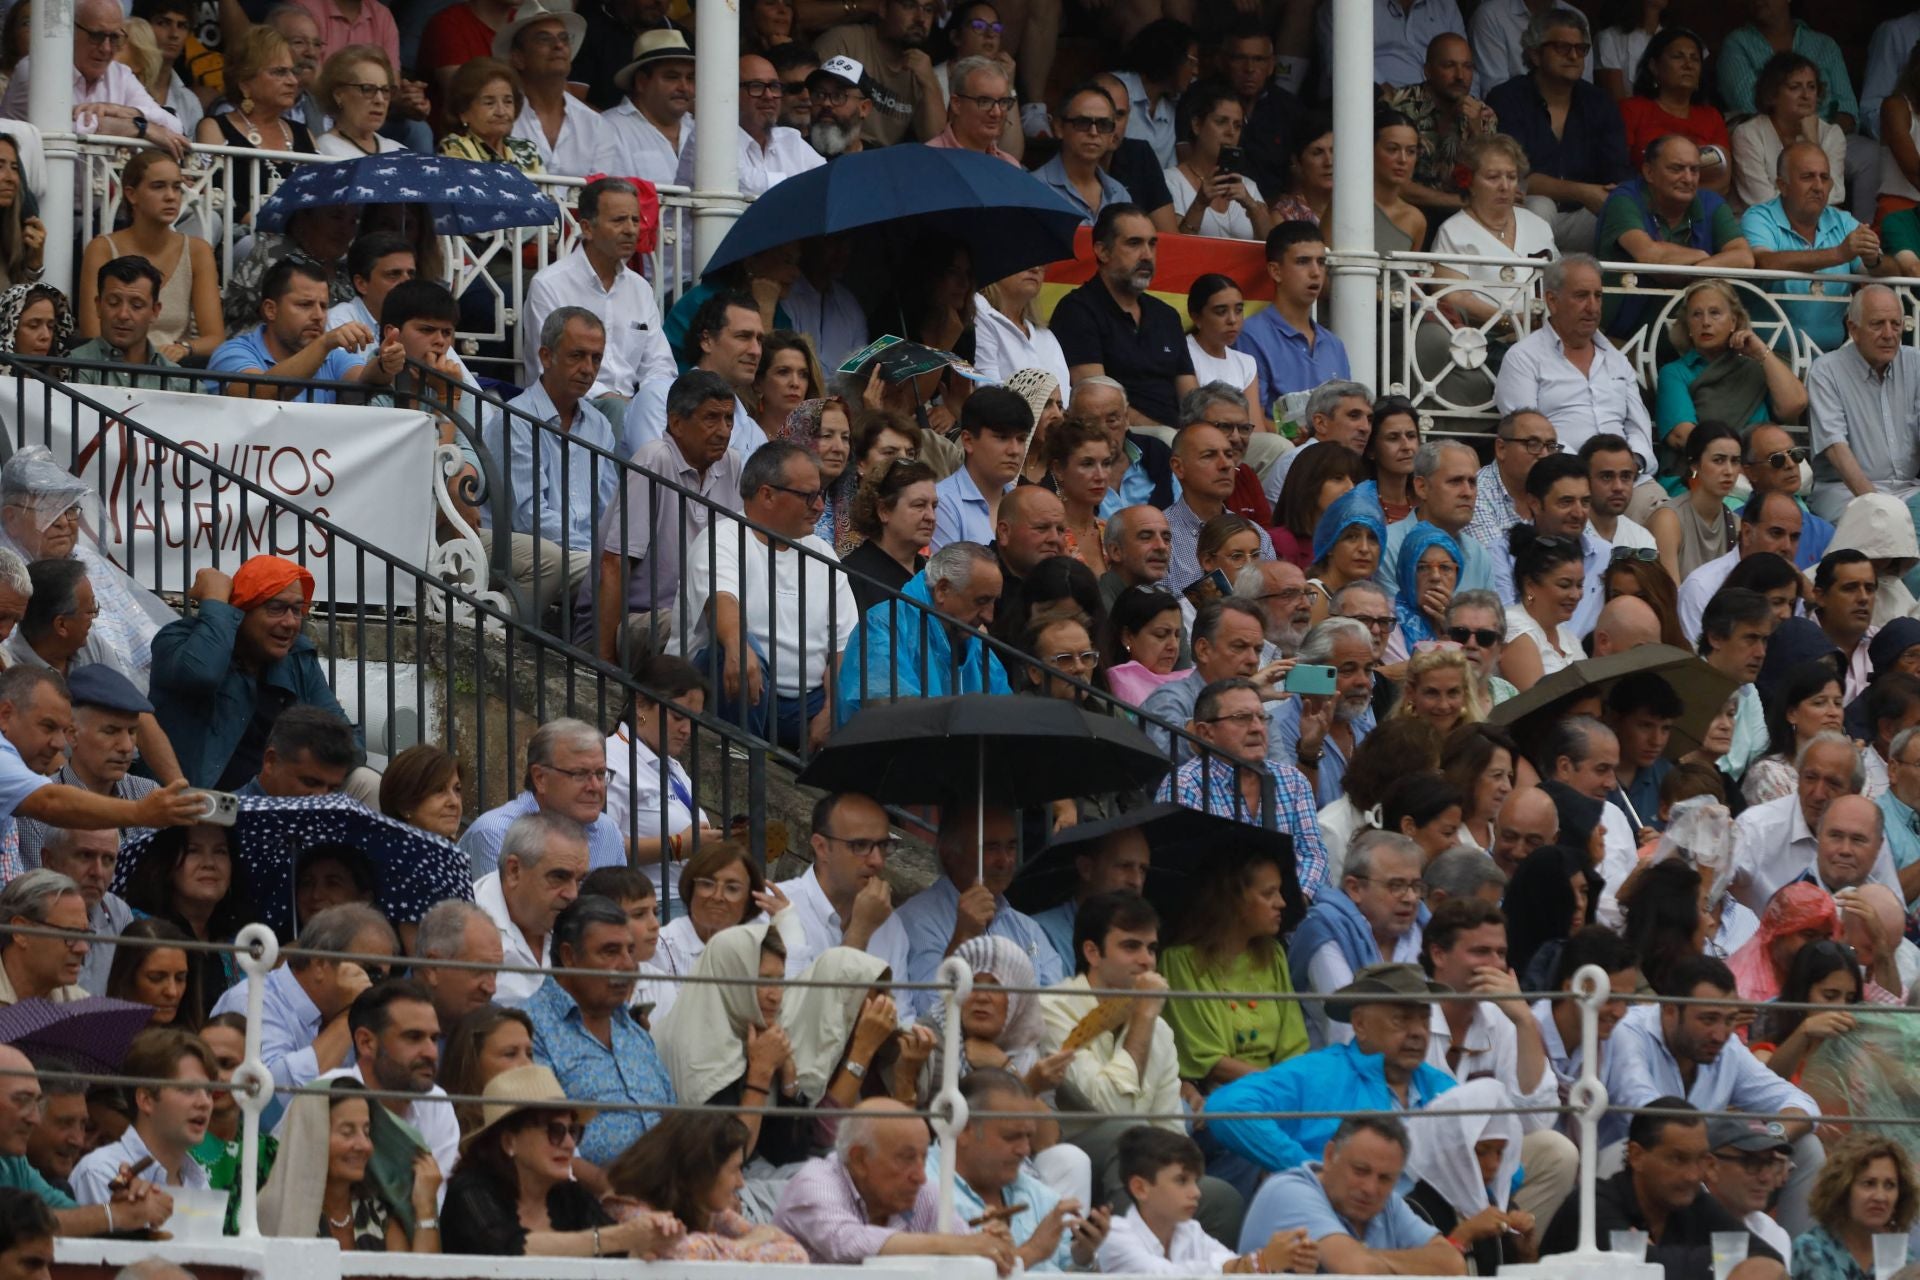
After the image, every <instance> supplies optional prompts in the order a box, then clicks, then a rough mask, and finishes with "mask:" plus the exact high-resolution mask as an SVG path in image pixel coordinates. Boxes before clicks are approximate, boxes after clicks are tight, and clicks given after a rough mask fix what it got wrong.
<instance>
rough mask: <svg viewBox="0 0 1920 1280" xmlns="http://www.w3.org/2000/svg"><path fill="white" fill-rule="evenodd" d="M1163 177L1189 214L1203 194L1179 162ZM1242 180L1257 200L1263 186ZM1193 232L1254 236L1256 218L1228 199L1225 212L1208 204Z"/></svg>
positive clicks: (1177, 205)
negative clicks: (1197, 226)
mask: <svg viewBox="0 0 1920 1280" xmlns="http://www.w3.org/2000/svg"><path fill="white" fill-rule="evenodd" d="M1161 176H1162V177H1164V178H1165V179H1166V180H1167V191H1168V192H1169V193H1170V194H1171V195H1172V196H1173V211H1174V213H1175V214H1176V215H1178V216H1180V217H1182V218H1184V217H1186V215H1187V210H1188V209H1189V208H1191V207H1192V206H1193V198H1194V197H1195V196H1196V195H1198V194H1200V193H1199V192H1198V191H1196V190H1194V186H1193V183H1191V182H1189V181H1188V180H1187V175H1186V174H1184V173H1182V172H1180V166H1179V165H1175V166H1173V167H1172V168H1171V169H1167V170H1165V171H1163V172H1162V174H1161ZM1240 182H1241V185H1243V186H1245V187H1246V189H1247V194H1248V195H1249V196H1252V197H1253V199H1254V200H1255V201H1256V202H1258V201H1259V199H1260V188H1258V187H1256V186H1254V185H1253V179H1252V178H1249V177H1246V176H1245V175H1242V176H1241V178H1240ZM1194 234H1195V235H1202V236H1213V237H1216V238H1218V239H1222V240H1252V239H1254V238H1255V236H1254V234H1253V219H1252V218H1250V217H1248V216H1247V211H1246V209H1244V208H1243V207H1241V205H1240V203H1239V202H1238V201H1229V202H1228V204H1227V211H1226V212H1225V213H1221V212H1220V211H1219V210H1217V209H1215V208H1214V207H1213V206H1212V205H1211V204H1209V205H1208V206H1207V211H1206V212H1205V213H1203V214H1201V215H1200V230H1198V231H1197V232H1195V233H1194ZM1243 385H1244V384H1243Z"/></svg>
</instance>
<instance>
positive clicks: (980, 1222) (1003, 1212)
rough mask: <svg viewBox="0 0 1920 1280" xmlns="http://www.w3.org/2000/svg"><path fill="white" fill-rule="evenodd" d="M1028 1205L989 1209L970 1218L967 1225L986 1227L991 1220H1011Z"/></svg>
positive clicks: (1010, 1205) (1008, 1205) (1002, 1206)
mask: <svg viewBox="0 0 1920 1280" xmlns="http://www.w3.org/2000/svg"><path fill="white" fill-rule="evenodd" d="M1026 1207H1027V1206H1025V1205H1023V1204H1007V1205H1001V1206H1000V1207H999V1208H998V1209H989V1210H987V1211H986V1212H985V1213H983V1214H981V1215H980V1216H979V1217H977V1218H973V1219H971V1220H969V1221H968V1223H967V1225H968V1226H970V1227H984V1226H986V1225H987V1224H988V1223H989V1222H1011V1221H1013V1219H1014V1218H1015V1217H1016V1216H1017V1215H1019V1214H1020V1213H1022V1212H1023V1211H1025V1209H1026Z"/></svg>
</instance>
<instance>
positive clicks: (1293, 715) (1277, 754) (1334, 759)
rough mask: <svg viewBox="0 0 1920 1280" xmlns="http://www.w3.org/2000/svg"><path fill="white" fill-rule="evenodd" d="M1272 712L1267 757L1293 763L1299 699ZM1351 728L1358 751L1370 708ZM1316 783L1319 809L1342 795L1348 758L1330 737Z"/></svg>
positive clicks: (1366, 730)
mask: <svg viewBox="0 0 1920 1280" xmlns="http://www.w3.org/2000/svg"><path fill="white" fill-rule="evenodd" d="M1400 523H1401V524H1412V523H1413V522H1412V521H1411V520H1402V521H1401V522H1400ZM1268 705H1269V706H1270V707H1271V708H1272V711H1271V713H1270V714H1269V715H1268V717H1267V723H1268V725H1269V726H1271V729H1272V732H1271V734H1270V735H1269V741H1268V744H1267V758H1268V759H1270V760H1275V761H1279V762H1281V763H1283V764H1292V763H1293V762H1294V760H1295V759H1296V753H1297V752H1298V751H1299V749H1300V699H1298V698H1285V699H1282V700H1281V701H1279V702H1274V703H1269V704H1268ZM1349 723H1350V725H1351V726H1352V728H1353V746H1354V749H1355V750H1356V751H1357V750H1359V748H1360V744H1361V743H1363V742H1365V741H1366V740H1367V735H1368V734H1370V733H1372V732H1373V708H1372V707H1371V706H1369V707H1367V709H1366V710H1364V711H1362V712H1361V713H1360V714H1359V715H1357V716H1355V717H1354V718H1353V719H1352V720H1351V721H1350V722H1349ZM1314 773H1315V777H1316V778H1317V782H1316V783H1315V785H1314V788H1313V798H1314V800H1315V802H1317V803H1318V804H1320V805H1321V806H1322V807H1325V806H1327V805H1330V804H1332V803H1333V802H1334V801H1335V800H1338V799H1339V798H1340V797H1341V796H1342V795H1345V794H1346V792H1345V789H1344V783H1345V782H1346V777H1347V757H1346V754H1345V753H1344V752H1342V751H1341V750H1340V744H1339V743H1338V742H1336V741H1335V740H1334V737H1333V735H1332V734H1328V735H1327V740H1326V742H1325V744H1324V745H1323V747H1322V749H1321V752H1320V767H1319V768H1318V769H1317V770H1315V771H1314Z"/></svg>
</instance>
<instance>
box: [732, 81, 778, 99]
mask: <svg viewBox="0 0 1920 1280" xmlns="http://www.w3.org/2000/svg"><path fill="white" fill-rule="evenodd" d="M785 87H786V86H785V85H783V84H781V83H780V82H779V81H778V80H742V81H741V82H740V92H742V93H744V94H746V95H747V96H748V97H749V98H776V97H778V96H780V93H781V91H782V90H783V89H784V88H785Z"/></svg>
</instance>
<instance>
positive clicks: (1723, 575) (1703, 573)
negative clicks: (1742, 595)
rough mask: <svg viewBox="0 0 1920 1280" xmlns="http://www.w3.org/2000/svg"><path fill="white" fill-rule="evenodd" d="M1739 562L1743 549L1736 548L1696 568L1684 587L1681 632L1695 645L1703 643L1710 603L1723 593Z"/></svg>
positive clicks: (1681, 593) (1681, 607)
mask: <svg viewBox="0 0 1920 1280" xmlns="http://www.w3.org/2000/svg"><path fill="white" fill-rule="evenodd" d="M1739 563H1740V548H1738V547H1735V548H1734V549H1733V550H1731V551H1729V552H1727V554H1725V555H1723V556H1717V557H1715V558H1714V559H1712V560H1709V561H1707V562H1706V563H1705V564H1703V565H1701V566H1700V567H1699V568H1698V569H1695V570H1694V571H1693V572H1692V573H1690V574H1688V575H1687V576H1686V580H1685V581H1683V582H1682V583H1681V584H1680V630H1681V631H1682V632H1683V633H1685V635H1686V637H1687V639H1689V640H1691V641H1692V642H1693V643H1695V644H1699V643H1700V627H1701V618H1702V616H1703V615H1704V614H1705V613H1706V611H1707V601H1709V600H1711V599H1713V598H1714V596H1716V595H1718V594H1719V592H1720V587H1721V585H1722V584H1723V583H1725V582H1726V580H1727V575H1729V574H1731V573H1732V572H1733V566H1735V565H1737V564H1739Z"/></svg>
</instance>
